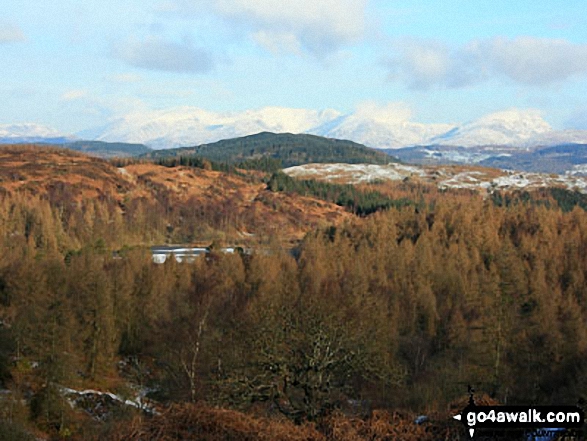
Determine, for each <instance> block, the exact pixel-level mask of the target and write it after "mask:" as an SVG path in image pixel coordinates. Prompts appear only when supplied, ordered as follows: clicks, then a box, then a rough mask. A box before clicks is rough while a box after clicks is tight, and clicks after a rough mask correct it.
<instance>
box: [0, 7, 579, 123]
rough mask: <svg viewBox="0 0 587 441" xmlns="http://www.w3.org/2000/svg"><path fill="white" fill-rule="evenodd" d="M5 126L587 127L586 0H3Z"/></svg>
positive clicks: (0, 93)
mask: <svg viewBox="0 0 587 441" xmlns="http://www.w3.org/2000/svg"><path fill="white" fill-rule="evenodd" d="M0 102H1V103H2V105H1V106H0V124H9V123H25V122H32V123H37V124H43V125H47V126H50V127H53V128H55V129H57V130H58V131H60V132H62V133H77V132H80V131H83V130H85V129H89V128H93V127H100V126H104V125H106V124H107V123H108V122H109V121H111V120H114V119H116V118H118V117H121V116H123V115H125V114H128V113H132V112H137V111H141V110H144V111H150V110H157V109H171V108H176V107H180V106H192V107H197V108H202V109H206V110H209V111H214V112H238V111H243V110H246V109H258V108H262V107H265V106H278V107H290V108H307V109H316V110H321V109H336V110H338V111H341V112H343V113H350V112H353V111H355V110H356V109H359V108H364V106H365V103H369V105H370V106H379V107H381V108H382V109H389V108H400V109H407V112H408V113H409V119H410V120H413V121H418V122H424V123H460V122H466V121H470V120H473V119H476V118H479V117H481V116H483V115H486V114H488V113H492V112H497V111H501V110H505V109H511V108H517V109H537V110H538V111H540V113H541V115H542V116H543V117H544V118H545V119H546V120H547V121H548V122H549V123H550V124H551V125H552V126H553V128H556V129H564V128H573V129H587V3H586V2H585V0H565V1H561V2H553V1H551V0H549V1H546V0H516V1H511V0H507V1H502V0H443V1H442V2H440V1H430V0H412V1H407V0H404V1H394V0H387V1H381V0H297V1H290V0H125V1H123V2H122V1H120V0H100V1H96V0H85V1H83V2H80V1H79V0H45V1H43V2H39V1H38V0H3V1H2V2H1V3H0Z"/></svg>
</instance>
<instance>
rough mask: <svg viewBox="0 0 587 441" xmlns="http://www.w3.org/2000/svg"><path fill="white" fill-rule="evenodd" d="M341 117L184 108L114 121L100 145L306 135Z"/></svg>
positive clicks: (186, 143) (311, 112)
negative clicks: (279, 134) (223, 111)
mask: <svg viewBox="0 0 587 441" xmlns="http://www.w3.org/2000/svg"><path fill="white" fill-rule="evenodd" d="M339 116H340V113H339V112H337V111H335V110H323V111H316V110H306V109H289V108H283V107H265V108H262V109H259V110H247V111H244V112H238V113H215V112H209V111H206V110H202V109H198V108H195V107H182V108H178V109H171V110H159V111H154V112H148V113H135V114H131V115H127V116H125V117H123V118H120V119H118V120H116V121H114V122H113V123H112V124H110V125H109V126H107V127H106V128H105V130H104V131H103V133H101V134H100V135H99V136H98V138H97V139H98V140H100V141H112V142H114V141H117V142H138V143H143V144H146V145H148V146H150V147H153V148H172V147H180V146H190V145H199V144H205V143H210V142H215V141H219V140H221V139H229V138H236V137H239V136H246V135H252V134H255V133H259V132H277V133H283V132H289V133H304V132H307V131H308V129H310V128H311V127H315V126H319V125H322V124H323V123H325V122H326V121H331V120H334V119H336V118H337V117H339Z"/></svg>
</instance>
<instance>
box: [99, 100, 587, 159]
mask: <svg viewBox="0 0 587 441" xmlns="http://www.w3.org/2000/svg"><path fill="white" fill-rule="evenodd" d="M259 132H274V133H284V132H287V133H308V134H313V135H319V136H324V137H327V138H336V139H348V140H351V141H355V142H358V143H360V144H364V145H366V146H368V147H373V148H379V149H389V148H393V149H397V148H404V147H413V146H426V145H444V146H460V147H479V146H508V147H523V148H528V147H535V146H552V145H558V144H565V143H585V144H587V130H584V131H555V130H553V129H552V128H551V127H550V125H549V124H548V123H547V122H546V121H545V120H544V119H542V117H541V116H540V114H539V113H538V112H537V111H533V110H525V111H522V110H516V109H512V110H507V111H503V112H497V113H493V114H490V115H487V116H484V117H482V118H479V119H477V120H474V121H471V122H467V123H464V124H423V123H416V122H411V121H409V120H407V119H406V118H402V117H395V116H393V115H389V116H387V115H379V114H377V113H372V114H371V113H369V112H365V111H360V112H354V113H350V114H346V115H345V114H341V113H340V112H337V111H336V110H324V111H315V110H305V109H288V108H281V107H267V108H263V109H259V110H248V111H244V112H237V113H223V114H221V113H213V112H208V111H205V110H202V109H198V108H193V107H182V108H179V109H172V110H158V111H152V112H144V113H136V114H131V115H127V116H125V117H124V118H121V119H118V120H116V121H113V122H112V123H111V124H109V125H107V126H105V127H102V128H101V129H100V130H98V131H96V132H94V136H95V139H97V140H101V141H109V142H135V143H142V144H146V145H148V146H150V147H152V148H155V149H161V148H173V147H181V146H189V145H200V144H208V143H211V142H216V141H219V140H221V139H230V138H236V137H240V136H246V135H252V134H255V133H259Z"/></svg>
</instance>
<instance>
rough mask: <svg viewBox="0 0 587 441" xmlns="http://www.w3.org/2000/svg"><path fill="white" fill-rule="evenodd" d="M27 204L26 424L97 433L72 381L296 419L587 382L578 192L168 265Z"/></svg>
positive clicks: (8, 257) (21, 242) (13, 267)
mask: <svg viewBox="0 0 587 441" xmlns="http://www.w3.org/2000/svg"><path fill="white" fill-rule="evenodd" d="M23 204H26V202H25V201H21V203H20V205H19V204H16V203H13V204H12V205H10V204H8V203H7V202H6V201H4V205H3V206H2V207H1V208H2V209H1V210H0V223H1V227H2V228H1V229H0V232H2V235H1V237H0V241H1V244H2V254H1V255H0V337H1V338H0V378H1V381H2V386H3V387H5V388H8V389H9V390H10V394H8V395H6V396H3V397H2V398H0V399H2V400H3V403H4V404H5V405H4V406H2V409H3V410H2V411H1V412H3V414H2V416H3V418H5V419H9V420H10V421H12V422H18V421H21V422H22V423H23V424H29V423H28V418H32V420H33V421H34V423H35V424H36V425H38V427H40V428H41V429H43V430H45V431H47V432H50V433H52V434H55V436H58V434H59V433H76V434H82V433H86V431H88V433H89V432H91V431H92V430H98V429H96V428H95V427H94V426H93V425H90V426H86V425H83V424H82V423H81V422H80V421H79V418H76V417H75V415H73V414H72V410H71V408H70V407H69V405H68V404H67V402H65V401H64V399H63V397H62V395H61V393H60V389H59V387H60V386H69V387H72V386H76V385H79V386H80V387H83V386H91V387H95V388H109V389H113V390H115V391H117V392H121V391H124V390H125V386H124V384H135V385H141V386H148V387H149V388H150V389H151V390H152V393H151V395H150V396H151V398H152V399H156V400H158V401H159V402H163V403H165V402H184V401H191V402H200V401H201V402H207V403H210V404H213V405H216V406H221V407H231V408H237V409H242V410H250V409H252V408H255V409H256V411H257V412H258V411H260V410H262V411H264V412H266V413H269V414H271V413H279V414H281V415H285V416H286V417H288V418H289V419H291V420H292V421H294V422H302V421H306V420H310V421H317V422H320V421H322V419H324V418H327V417H328V415H330V414H331V412H333V411H335V410H337V409H342V410H344V411H346V412H363V411H366V412H368V409H372V408H387V409H397V408H407V409H412V410H417V411H419V412H428V411H430V410H434V409H442V408H444V406H445V405H446V403H448V402H450V401H452V400H453V399H455V398H457V397H460V396H462V395H463V394H464V393H465V392H466V387H467V385H468V384H471V385H473V386H474V387H475V388H476V390H477V391H478V393H479V394H481V393H484V392H485V393H487V394H489V395H491V396H492V397H494V398H495V399H496V400H498V401H499V402H502V403H509V404H514V403H523V404H552V403H561V404H563V403H568V404H574V403H575V402H576V401H577V399H578V398H579V397H581V396H586V395H587V364H586V360H587V327H586V326H585V324H586V321H587V283H586V277H587V214H586V213H585V212H584V211H583V210H580V209H578V208H577V209H574V210H573V211H571V212H568V213H563V212H562V211H560V210H551V209H548V208H547V207H544V206H529V205H523V204H518V205H511V206H509V207H497V206H495V205H494V204H493V203H492V202H491V201H483V200H481V199H480V198H477V197H451V196H450V195H445V197H444V198H443V199H442V200H437V201H436V204H435V205H434V206H433V207H432V206H429V205H423V206H421V207H418V208H417V209H416V208H414V207H411V206H408V207H402V208H399V209H395V208H392V209H390V210H388V211H386V212H381V213H376V214H374V215H372V216H369V217H367V218H364V219H361V220H360V221H357V222H355V223H349V224H347V225H345V226H343V227H339V228H334V227H331V228H327V229H325V230H320V231H317V232H314V233H312V234H309V235H308V236H307V238H306V239H305V240H304V242H303V243H302V244H301V246H300V248H299V250H298V252H297V253H296V258H294V257H292V255H291V254H290V253H285V252H283V251H280V250H279V249H278V248H275V249H263V250H262V252H261V251H259V252H257V253H254V254H253V255H252V256H247V255H243V256H240V255H221V254H215V253H212V254H211V255H210V256H209V257H208V258H201V259H198V260H197V261H196V262H195V263H194V264H177V263H175V262H174V259H168V262H166V263H165V265H154V264H152V263H151V259H150V256H149V255H148V253H144V252H141V251H140V250H135V251H133V250H127V251H124V250H123V251H122V252H120V253H119V254H118V255H113V254H112V253H111V252H110V250H109V249H108V247H107V246H105V244H104V243H102V242H99V241H98V242H96V241H94V242H92V241H87V242H83V243H80V244H79V248H78V249H77V251H76V252H69V253H66V252H64V248H63V243H69V242H68V241H73V240H74V238H73V237H69V232H68V231H69V230H67V229H63V227H62V226H60V225H61V224H60V223H59V218H58V217H56V216H58V212H53V211H52V209H51V207H48V206H44V205H42V204H41V207H45V208H42V210H48V211H42V210H41V211H40V212H38V214H37V215H35V216H31V215H30V213H29V212H28V211H27V210H24V209H23V208H22V206H23ZM31 210H32V208H31ZM31 212H34V210H33V211H31ZM86 215H87V214H86ZM87 216H88V219H89V215H87ZM82 218H83V217H82ZM86 227H87V228H88V229H89V230H90V231H88V232H87V234H88V237H96V236H97V235H98V234H102V232H101V230H100V229H101V228H108V227H107V226H101V224H100V223H96V222H95V221H94V222H92V223H88V224H87V225H86ZM160 228H162V229H163V230H164V229H165V225H162V226H160ZM92 230H94V231H92ZM98 231H100V233H98ZM147 231H148V230H146V231H145V232H142V233H141V234H147ZM151 231H157V230H156V228H154V227H153V230H151ZM121 359H122V360H127V362H126V364H125V366H127V368H126V370H125V371H124V372H122V371H120V369H119V368H117V365H119V363H117V362H118V361H120V360H121ZM128 366H131V367H132V368H129V367H128ZM520 379H523V381H520ZM126 387H128V386H126ZM127 393H128V389H127ZM23 397H26V398H27V399H26V400H22V399H21V398H23ZM25 403H26V404H25ZM365 409H367V410H365Z"/></svg>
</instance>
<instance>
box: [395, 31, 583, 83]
mask: <svg viewBox="0 0 587 441" xmlns="http://www.w3.org/2000/svg"><path fill="white" fill-rule="evenodd" d="M394 46H395V55H394V56H393V58H392V59H391V60H390V63H389V66H390V74H391V77H392V78H394V79H401V80H403V81H406V82H407V83H408V84H409V85H410V87H411V88H414V89H426V88H429V87H433V86H441V87H452V88H454V87H464V86H467V85H470V84H474V83H479V82H481V81H485V80H487V79H489V78H500V77H501V78H507V79H509V80H511V81H514V82H516V83H521V84H528V85H534V86H542V85H546V84H550V83H555V82H560V81H564V80H567V79H569V78H572V77H577V76H583V75H587V44H573V43H570V42H569V41H566V40H557V39H546V38H535V37H518V38H515V39H506V38H502V37H496V38H492V39H488V40H477V41H472V42H470V43H469V44H467V45H465V46H462V47H458V48H450V47H449V46H447V45H445V44H442V43H440V42H437V41H422V40H403V41H400V42H396V43H395V44H394Z"/></svg>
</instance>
